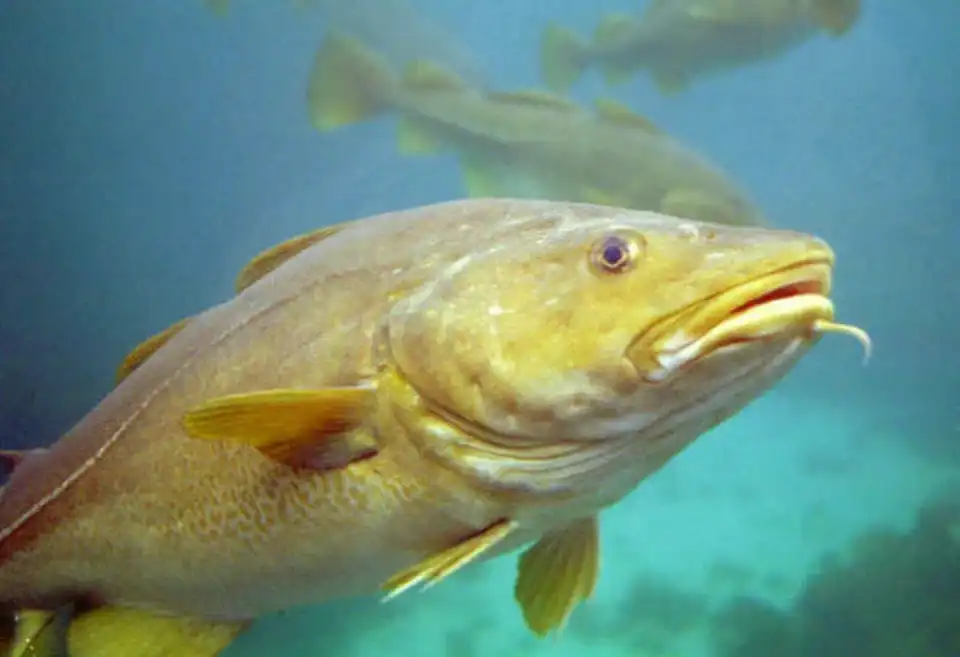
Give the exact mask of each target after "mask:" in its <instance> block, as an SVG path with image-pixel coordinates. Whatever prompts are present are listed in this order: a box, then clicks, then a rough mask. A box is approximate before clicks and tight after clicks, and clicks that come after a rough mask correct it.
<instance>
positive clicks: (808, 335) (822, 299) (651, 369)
mask: <svg viewBox="0 0 960 657" xmlns="http://www.w3.org/2000/svg"><path fill="white" fill-rule="evenodd" d="M831 265H832V262H831V259H830V258H829V257H827V256H822V257H820V258H816V259H812V260H810V261H808V262H802V263H799V264H793V265H790V266H788V267H785V268H783V269H780V270H777V271H774V272H771V273H769V274H766V275H763V276H761V277H759V278H758V279H756V280H752V281H749V282H747V283H744V284H741V285H737V286H735V287H733V288H731V289H729V290H727V291H725V292H722V293H720V294H718V295H715V296H713V297H711V298H708V299H705V300H703V301H701V302H698V303H695V304H693V305H691V306H690V307H687V308H684V309H683V310H681V311H680V312H678V313H677V314H676V315H674V316H671V317H667V318H665V319H664V320H662V321H661V322H659V323H658V324H657V325H655V326H654V327H652V328H651V329H650V330H649V331H647V332H645V333H644V334H642V335H641V336H639V338H638V339H637V340H636V342H634V343H633V344H632V345H631V346H630V348H629V350H628V358H629V359H630V361H631V362H633V363H634V365H635V366H636V367H637V368H638V371H639V372H640V373H641V375H642V376H643V378H644V379H645V380H646V381H648V382H658V381H662V380H664V379H667V378H669V377H670V376H672V375H675V374H676V373H677V372H678V371H680V370H681V369H682V368H683V367H686V366H688V365H690V364H692V363H696V362H698V361H699V360H702V359H705V358H708V357H710V355H711V354H714V353H717V352H720V351H722V350H724V349H736V348H737V347H738V346H739V345H744V344H749V343H751V342H757V341H763V340H766V341H775V340H787V341H791V340H800V341H803V342H807V343H812V342H813V341H814V340H815V338H816V337H817V335H818V334H817V332H816V330H815V327H816V326H817V323H818V322H831V321H832V320H833V315H834V309H833V303H832V302H831V301H830V299H829V297H828V295H829V291H830V269H831Z"/></svg>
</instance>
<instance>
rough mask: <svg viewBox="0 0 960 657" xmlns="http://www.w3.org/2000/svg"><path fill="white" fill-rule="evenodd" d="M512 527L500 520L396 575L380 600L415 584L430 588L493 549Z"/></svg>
mask: <svg viewBox="0 0 960 657" xmlns="http://www.w3.org/2000/svg"><path fill="white" fill-rule="evenodd" d="M516 526H517V524H516V523H515V522H514V521H512V520H501V521H499V522H497V523H494V524H493V525H491V526H490V527H488V528H487V529H485V530H484V531H482V532H480V533H479V534H476V535H475V536H472V537H471V538H468V539H467V540H465V541H461V542H460V543H457V544H456V545H454V546H453V547H452V548H449V549H447V550H444V551H443V552H440V553H438V554H435V555H433V556H431V557H428V558H427V559H424V560H423V561H421V562H420V563H418V564H417V565H415V566H413V567H411V568H408V569H406V570H403V571H401V572H399V573H397V574H396V575H394V576H393V577H391V578H390V579H389V580H387V581H386V582H385V583H384V584H383V587H382V588H383V589H384V590H385V591H387V595H386V597H385V598H384V600H390V599H392V598H395V597H396V596H398V595H400V594H401V593H403V592H404V591H406V590H407V589H410V588H411V587H414V586H416V585H418V584H423V585H424V588H429V587H431V586H433V585H434V584H436V583H437V582H439V581H441V580H443V579H444V578H446V577H449V576H450V575H452V574H453V573H454V572H456V571H457V570H459V569H460V568H462V567H463V566H465V565H467V564H468V563H470V562H471V561H473V560H474V559H476V558H478V557H479V556H480V555H482V554H483V553H484V552H486V551H487V550H489V549H491V548H492V547H494V546H495V545H497V544H498V543H499V542H500V541H502V540H503V539H504V538H506V536H507V535H508V534H509V533H510V532H512V531H513V530H514V529H516Z"/></svg>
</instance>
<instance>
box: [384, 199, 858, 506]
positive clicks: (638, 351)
mask: <svg viewBox="0 0 960 657" xmlns="http://www.w3.org/2000/svg"><path fill="white" fill-rule="evenodd" d="M571 212H572V213H576V212H583V211H582V210H580V211H577V210H572V211H571ZM833 261H834V255H833V253H832V251H831V249H830V247H829V246H828V245H827V244H825V243H824V242H822V241H820V240H819V239H816V238H814V237H812V236H808V235H804V234H800V233H795V232H788V231H782V230H772V229H765V228H757V227H752V228H751V227H733V226H722V225H714V224H705V223H697V222H693V221H687V220H681V219H677V218H674V217H669V216H665V215H661V214H656V213H650V212H635V211H628V210H617V209H614V208H605V209H603V210H602V211H601V210H598V209H597V208H596V207H594V208H593V209H592V210H591V212H590V213H587V216H582V215H577V216H571V217H564V216H562V215H558V216H557V217H556V218H554V219H552V220H551V219H546V220H545V219H544V218H543V217H539V218H537V220H536V221H533V220H531V222H528V223H527V224H525V223H524V222H517V223H514V224H511V225H510V228H509V229H508V230H506V231H505V232H504V233H503V234H502V235H501V236H500V237H499V239H498V240H496V241H495V242H494V241H491V243H490V245H489V246H488V247H482V246H478V248H477V249H476V251H475V252H474V253H472V254H471V255H469V256H467V257H465V258H463V259H461V260H460V261H459V262H457V263H456V264H454V265H453V266H451V267H450V268H449V269H448V270H447V271H445V272H444V273H443V275H442V276H439V277H438V278H437V279H436V280H435V281H433V282H431V283H430V284H429V285H427V286H425V287H424V288H423V289H421V290H419V291H418V292H417V293H416V294H413V295H411V296H410V297H408V298H407V299H405V300H404V301H403V302H402V303H400V304H398V305H397V307H396V308H395V309H394V310H393V313H392V315H391V317H390V319H389V339H388V342H389V349H390V354H391V358H392V359H393V361H394V363H395V367H396V368H397V370H398V372H400V374H401V376H402V377H403V378H404V379H405V380H406V381H407V382H409V384H410V385H411V386H412V387H414V388H415V389H416V390H417V391H418V392H419V394H420V396H421V398H422V399H423V400H425V404H426V405H427V406H428V407H429V413H430V414H431V415H432V416H433V417H436V418H439V420H438V422H439V423H440V426H441V427H442V428H441V429H438V428H437V425H436V424H433V425H431V427H430V428H429V430H428V431H427V432H426V433H427V434H429V436H430V440H432V441H433V442H434V443H435V445H434V447H435V451H437V452H438V453H440V454H441V455H447V456H448V457H449V458H450V459H451V460H458V461H459V462H460V465H461V467H462V468H464V469H467V470H470V471H471V472H473V473H474V474H478V475H480V476H484V478H486V479H487V480H488V481H489V482H495V483H497V484H503V482H505V481H508V480H509V481H513V482H514V483H515V484H517V485H518V486H521V487H526V488H530V487H538V486H547V487H553V488H557V487H560V488H570V487H574V488H576V487H580V488H583V487H595V486H596V484H597V477H598V476H601V477H612V476H613V475H614V473H615V472H617V471H619V472H621V473H622V474H624V475H625V476H628V477H632V479H633V481H634V483H636V481H638V480H639V478H642V476H645V475H646V474H649V472H650V471H652V470H655V469H656V468H657V467H659V466H660V465H662V463H663V462H665V461H666V460H667V459H668V458H669V457H670V456H672V455H674V454H675V453H676V452H678V451H679V450H680V449H681V448H682V447H683V446H684V445H685V444H686V443H688V442H689V441H690V440H692V439H693V438H695V437H696V436H697V435H699V434H700V433H702V432H703V431H705V430H706V429H708V428H710V427H711V426H713V425H715V424H717V423H718V422H720V421H722V420H723V419H725V418H727V417H729V416H730V415H732V414H733V413H735V412H736V411H738V410H739V409H740V408H742V407H743V406H744V405H745V404H746V403H748V402H749V401H750V400H752V399H753V398H755V397H756V396H758V395H759V394H760V393H761V392H763V391H764V390H765V389H767V388H769V387H770V386H771V385H773V384H774V383H775V382H776V381H777V380H778V378H779V377H780V376H782V375H783V374H784V373H786V372H787V371H788V370H789V368H790V367H791V365H792V364H793V363H795V362H796V360H797V359H798V358H799V357H800V356H801V354H802V353H803V352H804V351H805V350H806V349H807V348H808V347H809V346H810V345H812V344H813V343H814V342H815V341H816V340H817V338H818V336H819V335H820V334H822V333H824V332H827V331H830V330H837V331H841V332H848V333H852V334H855V335H856V336H857V337H859V338H860V339H861V340H863V341H864V342H865V343H866V340H867V338H866V334H864V333H863V332H862V331H860V330H859V329H855V328H853V327H844V326H841V325H838V324H834V323H833V313H834V310H833V305H832V303H831V301H830V298H829V294H830V278H831V270H832V267H833Z"/></svg>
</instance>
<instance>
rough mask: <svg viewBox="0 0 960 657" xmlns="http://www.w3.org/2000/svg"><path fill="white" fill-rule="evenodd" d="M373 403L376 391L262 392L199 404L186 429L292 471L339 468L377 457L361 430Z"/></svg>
mask: <svg viewBox="0 0 960 657" xmlns="http://www.w3.org/2000/svg"><path fill="white" fill-rule="evenodd" d="M375 400H376V394H375V392H374V390H373V389H372V388H360V387H354V388H324V389H320V390H297V389H280V390H262V391H258V392H252V393H242V394H236V395H227V396H224V397H218V398H216V399H213V400H210V401H208V402H206V403H204V404H201V405H200V406H198V407H195V408H193V409H192V410H190V411H188V412H187V413H186V415H185V416H184V418H183V426H184V429H185V430H186V432H187V434H188V435H189V436H191V437H193V438H196V439H205V440H222V441H230V442H237V443H242V444H245V445H249V446H251V447H254V448H256V449H258V450H259V451H260V452H261V453H262V454H263V455H264V456H267V457H268V458H271V459H273V460H275V461H278V462H281V463H285V464H287V465H289V466H291V467H303V468H313V469H321V470H327V469H337V468H342V467H346V466H347V465H349V464H350V463H352V462H354V461H357V460H361V459H364V458H368V457H370V456H373V455H374V454H375V453H376V451H377V445H376V442H375V441H374V440H373V438H372V437H370V436H369V435H367V434H366V433H365V432H361V431H357V429H358V428H359V427H360V425H361V424H362V423H363V422H364V421H366V419H367V418H368V417H369V414H370V413H371V412H372V410H373V405H374V403H375Z"/></svg>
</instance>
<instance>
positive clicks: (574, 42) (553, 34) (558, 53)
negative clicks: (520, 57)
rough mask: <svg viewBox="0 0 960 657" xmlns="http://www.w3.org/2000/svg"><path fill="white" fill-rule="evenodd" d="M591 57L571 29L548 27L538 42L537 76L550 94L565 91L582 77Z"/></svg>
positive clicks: (584, 44)
mask: <svg viewBox="0 0 960 657" xmlns="http://www.w3.org/2000/svg"><path fill="white" fill-rule="evenodd" d="M590 54H591V53H590V48H589V47H588V46H587V44H586V43H584V42H583V40H582V39H581V38H580V37H578V36H577V35H576V34H574V33H573V32H572V31H571V30H569V29H567V28H565V27H562V26H560V25H556V24H550V25H548V26H547V29H546V30H545V31H544V33H543V38H542V39H541V41H540V75H541V77H543V81H544V82H545V83H546V85H547V87H549V88H550V89H552V90H553V91H567V90H568V89H569V88H570V87H572V86H573V85H574V83H576V81H577V80H579V79H580V76H582V75H583V72H584V70H585V69H586V67H587V63H588V61H589V59H590Z"/></svg>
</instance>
